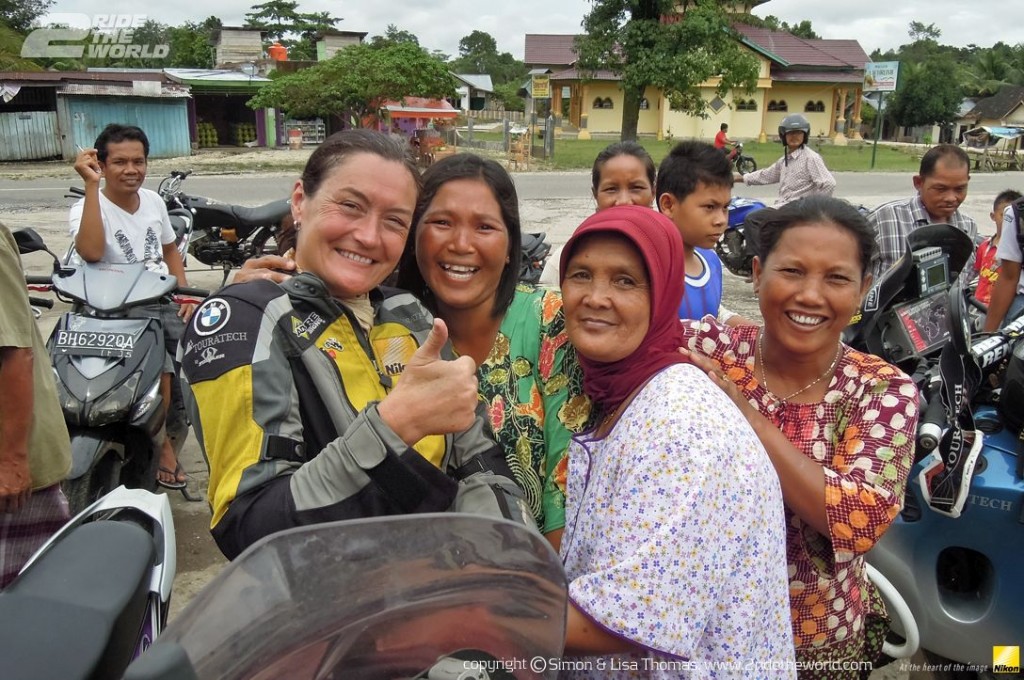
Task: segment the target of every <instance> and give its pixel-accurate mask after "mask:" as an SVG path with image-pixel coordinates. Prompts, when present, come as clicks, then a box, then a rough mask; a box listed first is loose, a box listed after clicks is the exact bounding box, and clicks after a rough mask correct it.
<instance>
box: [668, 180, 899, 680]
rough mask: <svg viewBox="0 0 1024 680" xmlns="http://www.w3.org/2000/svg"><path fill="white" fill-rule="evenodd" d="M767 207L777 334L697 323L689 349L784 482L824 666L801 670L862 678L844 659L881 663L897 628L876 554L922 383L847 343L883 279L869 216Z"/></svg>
mask: <svg viewBox="0 0 1024 680" xmlns="http://www.w3.org/2000/svg"><path fill="white" fill-rule="evenodd" d="M765 212H766V213H767V214H766V215H765V219H764V222H763V225H764V226H763V227H762V228H761V230H760V231H759V233H758V236H759V239H758V243H757V252H758V255H757V257H756V258H755V259H754V290H755V294H757V296H758V298H759V302H760V308H761V314H762V315H763V317H764V326H763V327H761V328H758V327H757V326H741V327H738V328H728V329H727V328H724V327H722V326H720V325H718V324H717V323H715V321H714V319H712V318H710V317H705V318H704V319H703V320H701V321H694V322H689V323H687V326H686V329H685V335H686V338H687V340H686V346H687V348H688V350H689V352H687V354H689V356H690V357H691V358H692V359H693V360H694V361H695V362H696V363H698V365H700V366H702V367H704V368H705V369H707V370H709V373H710V375H711V376H712V378H713V379H714V380H716V381H717V382H718V384H719V385H720V386H721V387H722V388H723V389H725V390H726V392H727V393H729V394H730V396H732V398H733V400H734V401H735V402H736V403H737V405H739V406H740V410H742V411H743V413H744V415H745V416H746V418H747V420H748V422H749V423H750V424H751V425H752V426H753V428H754V431H755V432H756V433H757V434H758V436H759V437H760V439H761V442H762V443H763V444H764V446H765V449H766V450H767V451H768V455H769V457H770V458H771V460H772V463H773V465H774V466H775V470H776V472H777V473H778V476H779V480H780V482H781V483H782V495H783V500H784V501H785V504H786V532H787V534H786V543H787V559H788V561H789V577H790V588H789V592H790V604H791V608H792V612H793V622H792V623H793V638H794V642H795V646H796V653H797V659H798V661H803V662H809V663H811V664H814V663H815V662H821V663H820V664H819V665H818V666H814V665H811V666H806V665H805V666H804V667H803V668H802V669H801V674H800V676H801V677H802V678H803V677H807V678H812V677H856V673H853V674H851V670H853V669H852V668H850V667H849V666H847V667H846V668H842V669H840V664H841V663H842V662H850V663H863V662H873V661H874V660H875V659H876V658H877V656H878V653H879V651H880V649H881V644H882V642H883V638H884V631H885V629H886V628H887V626H886V625H885V623H884V619H883V618H881V617H882V616H883V614H882V613H883V612H884V606H883V605H882V604H881V600H880V598H879V596H878V594H877V592H876V591H875V589H874V587H873V586H871V585H870V583H869V582H868V580H867V576H866V574H865V561H864V554H865V553H866V552H867V551H868V550H870V549H871V547H872V546H873V545H874V544H875V542H876V541H877V540H878V539H879V538H881V536H882V535H883V534H884V533H885V531H886V530H887V529H888V528H889V525H890V524H891V522H892V520H893V518H895V517H896V515H897V514H898V513H899V511H900V507H901V504H902V501H903V494H904V490H905V487H906V481H907V476H908V474H909V471H910V466H911V463H912V456H913V447H914V440H915V434H916V430H917V419H918V397H917V389H916V388H915V386H914V384H913V382H912V381H911V380H910V378H908V377H907V376H906V375H904V374H903V373H902V372H901V371H899V369H897V368H895V367H893V366H891V365H889V364H887V363H886V362H885V361H883V360H882V359H879V358H878V357H875V356H872V355H868V354H863V353H861V352H858V351H856V350H854V349H852V348H850V347H848V346H846V345H844V344H843V343H842V342H840V334H841V332H842V330H843V328H845V327H846V326H847V324H848V323H849V321H850V318H851V317H852V316H853V314H854V313H855V312H856V311H857V309H858V308H859V306H860V302H861V299H862V298H863V296H864V293H865V292H866V291H867V290H868V288H869V287H870V283H871V277H870V274H867V271H868V267H869V265H870V263H871V258H872V256H873V254H874V251H875V248H876V245H875V240H874V233H873V231H872V229H871V227H870V225H869V224H868V223H867V221H866V220H865V218H864V217H863V216H862V215H861V214H860V213H859V212H857V210H856V209H854V208H853V207H852V206H850V205H849V204H847V203H845V202H843V201H840V200H837V199H833V198H828V197H824V196H812V197H808V198H805V199H801V200H800V201H797V202H795V203H790V204H788V205H786V206H784V207H782V208H777V209H775V208H769V209H766V210H765ZM703 355H708V356H710V357H711V360H710V361H709V360H708V358H707V357H705V356H703ZM830 664H831V665H830ZM814 668H818V669H819V670H818V671H814V670H813V669H814ZM862 670H863V667H862ZM866 676H867V672H864V673H863V677H866Z"/></svg>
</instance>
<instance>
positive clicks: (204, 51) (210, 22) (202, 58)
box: [167, 16, 221, 68]
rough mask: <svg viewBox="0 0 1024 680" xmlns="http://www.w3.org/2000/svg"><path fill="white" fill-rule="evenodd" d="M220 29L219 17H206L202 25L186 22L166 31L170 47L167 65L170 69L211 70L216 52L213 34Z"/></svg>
mask: <svg viewBox="0 0 1024 680" xmlns="http://www.w3.org/2000/svg"><path fill="white" fill-rule="evenodd" d="M220 27H221V21H220V18H219V17H215V16H210V17H207V18H206V20H205V21H203V22H202V23H196V22H194V21H186V22H185V23H184V24H182V25H181V26H172V27H171V28H169V29H167V43H168V44H169V45H170V46H171V53H170V55H169V56H168V64H169V65H170V67H171V68H213V66H214V62H215V61H216V51H215V50H214V49H213V33H214V31H216V30H218V29H219V28H220Z"/></svg>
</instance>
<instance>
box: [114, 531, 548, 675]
mask: <svg viewBox="0 0 1024 680" xmlns="http://www.w3.org/2000/svg"><path fill="white" fill-rule="evenodd" d="M565 617H566V580H565V572H564V571H563V569H562V565H561V562H560V561H559V559H558V556H557V555H556V554H555V552H554V550H552V549H551V546H550V545H549V544H548V543H547V541H545V540H544V538H543V537H541V536H540V535H539V534H537V533H536V532H535V531H532V530H530V529H527V528H526V527H524V526H522V525H519V524H514V523H512V522H508V521H505V520H501V519H491V518H487V517H481V516H478V515H465V514H457V513H441V514H426V515H402V516H395V517H380V518H373V519H366V520H355V521H345V522H333V523H328V524H317V525H312V526H305V527H299V528H296V529H291V530H288V531H284V532H281V533H277V534H273V535H271V536H268V537H266V538H264V539H262V540H261V541H259V542H257V543H255V544H254V545H252V546H250V547H249V548H248V549H247V550H246V551H245V552H244V553H242V554H241V555H240V556H239V557H237V558H236V559H235V560H234V561H232V563H231V564H230V565H228V566H227V567H226V568H225V569H224V571H223V572H221V574H220V575H218V576H217V577H216V578H215V579H214V580H213V581H211V582H210V583H209V584H208V585H207V586H206V588H204V589H203V590H202V591H201V592H200V593H198V594H197V595H196V596H195V597H194V598H193V599H192V600H191V601H190V602H189V603H188V606H187V607H186V608H185V609H184V610H183V611H182V612H181V613H180V614H179V615H178V616H177V617H176V618H175V620H174V621H173V622H172V623H171V625H170V626H168V627H167V629H166V630H165V631H164V634H163V635H162V636H161V637H160V639H158V640H157V642H156V644H155V645H154V646H153V647H152V648H150V650H149V651H148V652H147V653H146V654H145V655H144V656H143V657H142V658H141V659H139V660H138V661H136V662H135V663H134V664H132V666H131V668H129V669H128V672H127V674H126V675H125V678H126V680H157V679H161V680H164V679H167V678H180V679H181V680H185V679H186V678H187V679H190V680H208V679H213V678H216V679H218V680H242V679H243V678H285V677H287V678H346V679H352V680H362V679H364V678H365V679H367V680H369V679H371V678H373V679H376V678H424V679H426V678H432V679H437V678H450V679H451V680H458V679H462V680H469V679H473V680H487V679H488V678H519V679H521V680H523V679H527V678H555V677H557V675H558V670H559V668H558V666H559V656H560V655H561V652H562V644H563V640H564V639H565Z"/></svg>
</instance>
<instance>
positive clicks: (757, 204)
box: [715, 196, 765, 276]
mask: <svg viewBox="0 0 1024 680" xmlns="http://www.w3.org/2000/svg"><path fill="white" fill-rule="evenodd" d="M763 207H765V205H764V203H762V202H761V201H757V200H754V199H752V198H741V197H738V196H733V197H732V199H730V200H729V225H728V226H727V227H726V228H725V233H723V234H722V237H721V238H720V239H718V243H716V244H715V252H716V253H718V257H719V259H721V260H722V264H724V265H725V267H726V269H728V270H729V271H731V272H732V273H733V274H735V275H736V276H750V275H751V273H753V264H752V263H753V261H754V251H753V248H752V247H751V246H750V244H749V242H748V239H747V228H748V227H747V224H746V223H745V222H746V219H747V216H748V215H750V214H751V213H753V212H756V211H758V210H760V209H761V208H763Z"/></svg>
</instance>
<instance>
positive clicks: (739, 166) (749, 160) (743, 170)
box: [727, 142, 757, 175]
mask: <svg viewBox="0 0 1024 680" xmlns="http://www.w3.org/2000/svg"><path fill="white" fill-rule="evenodd" d="M727 156H728V158H729V162H730V163H732V164H733V167H735V168H736V172H738V173H740V174H741V175H745V174H747V173H748V172H753V171H754V170H757V161H755V160H754V157H753V156H748V155H746V154H745V153H743V142H736V143H735V144H733V145H732V149H730V150H729V153H728V154H727Z"/></svg>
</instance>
